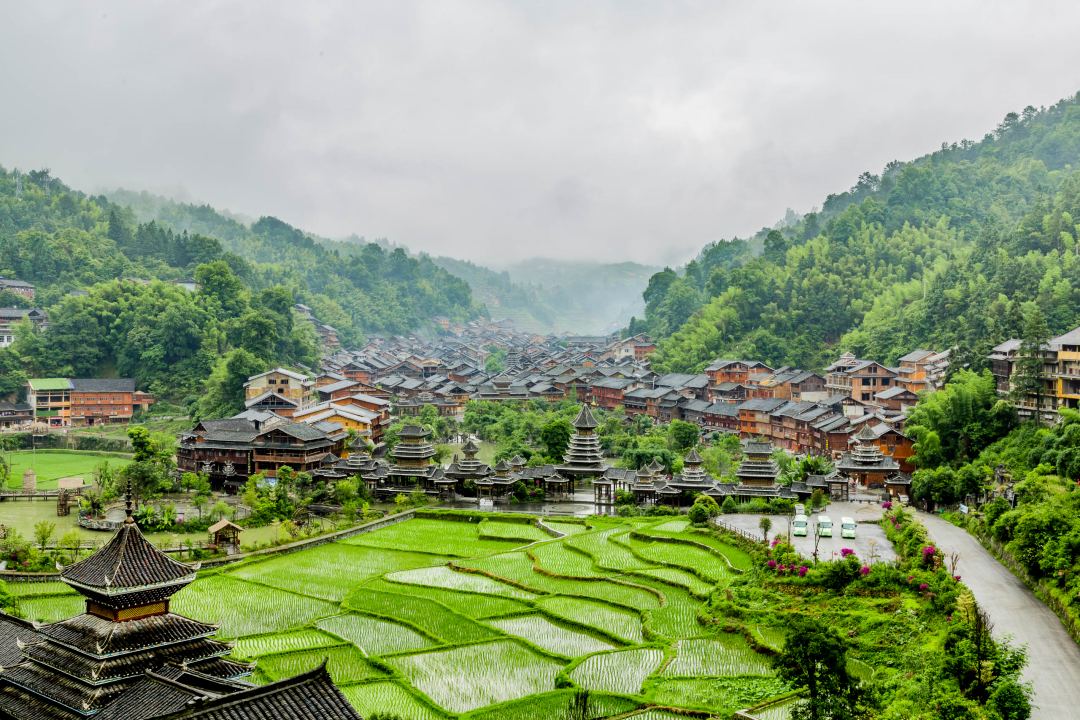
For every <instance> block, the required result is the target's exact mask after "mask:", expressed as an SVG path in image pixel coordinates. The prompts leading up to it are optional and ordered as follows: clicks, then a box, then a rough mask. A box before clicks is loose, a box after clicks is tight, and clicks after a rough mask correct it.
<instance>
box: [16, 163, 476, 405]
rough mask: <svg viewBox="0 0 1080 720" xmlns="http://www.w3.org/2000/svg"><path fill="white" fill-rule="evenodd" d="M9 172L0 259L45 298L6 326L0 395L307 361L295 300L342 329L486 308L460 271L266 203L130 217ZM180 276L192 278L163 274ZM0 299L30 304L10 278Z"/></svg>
mask: <svg viewBox="0 0 1080 720" xmlns="http://www.w3.org/2000/svg"><path fill="white" fill-rule="evenodd" d="M16 175H17V173H16V171H14V170H7V169H5V168H3V167H0V275H3V276H5V277H15V278H18V279H21V280H25V281H27V282H31V283H33V284H34V285H35V286H36V287H37V294H36V297H35V299H34V301H33V305H35V306H39V307H44V308H46V309H47V310H48V313H49V321H50V328H49V331H48V332H47V333H44V334H38V333H34V332H32V331H31V329H30V328H29V326H26V327H21V328H20V327H17V329H16V333H15V334H16V337H17V339H16V341H15V343H14V344H13V345H12V346H11V347H9V348H4V349H0V378H2V379H0V395H9V394H11V393H12V392H18V390H19V389H20V388H21V386H22V384H23V382H25V379H26V377H40V376H49V375H55V376H73V377H117V376H119V377H134V378H135V379H136V381H137V386H138V387H139V389H142V390H148V391H150V392H152V393H154V394H155V395H157V396H159V397H164V398H168V399H173V400H179V399H183V398H184V397H188V396H193V395H196V394H200V393H202V391H203V390H204V382H205V381H207V378H211V380H210V387H211V388H214V387H217V385H216V384H215V383H218V380H221V381H222V382H225V383H226V384H228V385H230V387H234V386H236V383H235V379H236V377H232V376H230V375H229V373H230V372H232V373H236V372H241V371H242V372H248V374H250V372H249V371H251V370H255V371H256V372H257V371H259V370H258V369H262V368H265V367H268V366H270V365H272V364H293V363H303V364H306V365H309V366H312V367H314V366H316V365H317V363H318V359H319V357H320V351H319V347H318V343H317V336H316V334H315V332H314V330H313V329H312V328H311V327H310V325H309V324H307V323H302V322H297V321H296V320H295V316H294V312H293V309H292V308H293V304H294V303H303V304H305V305H308V306H309V307H311V308H312V311H313V313H314V315H315V316H316V317H317V318H319V320H320V322H322V323H326V324H329V325H332V326H333V327H334V328H335V329H336V330H337V331H338V335H339V338H340V339H341V341H342V342H343V343H344V344H346V345H357V344H360V343H362V342H363V339H364V334H365V333H374V332H381V333H405V332H408V331H410V330H413V329H417V328H421V327H424V326H427V329H428V331H430V332H435V331H434V330H433V329H432V328H431V327H430V324H429V323H428V322H427V321H428V318H430V317H431V316H433V315H436V314H440V315H445V316H447V317H449V318H451V319H453V320H455V321H467V320H469V319H473V318H476V317H479V316H480V315H481V314H483V313H484V308H483V306H482V305H480V304H479V303H477V302H475V301H474V300H473V299H472V294H471V291H470V288H469V285H468V283H466V282H465V281H463V280H460V279H458V278H456V277H454V276H452V275H450V274H449V273H447V272H446V271H445V270H442V269H440V268H438V267H437V266H435V265H434V264H433V263H432V262H431V260H430V259H428V258H424V257H421V258H413V257H409V256H408V255H407V254H406V253H405V252H404V250H402V249H400V248H397V249H394V250H390V251H387V250H386V249H385V248H384V247H382V246H380V245H379V244H375V243H368V244H349V243H339V244H338V245H340V246H342V247H345V246H347V247H348V250H349V253H350V254H348V255H344V254H343V253H342V252H341V248H340V247H333V248H328V247H326V246H324V245H323V244H320V243H319V242H316V241H315V240H313V239H312V238H311V237H309V236H308V235H306V234H305V233H303V232H301V231H300V230H297V229H296V228H293V227H291V226H290V225H288V224H286V223H284V222H282V221H280V220H278V219H276V218H272V217H264V218H261V219H259V220H258V221H256V222H254V223H252V225H251V227H247V226H245V225H243V224H242V223H240V222H237V221H236V220H233V219H231V218H228V217H226V216H225V215H222V214H219V213H218V212H216V211H215V210H214V209H213V208H210V207H208V206H193V205H178V204H176V203H165V204H157V205H155V207H156V208H157V212H158V214H159V216H160V217H161V219H160V220H150V221H146V222H139V220H138V217H137V213H136V210H135V209H133V208H132V207H129V206H127V205H123V204H117V203H115V202H110V201H109V200H108V199H106V198H105V197H104V196H100V195H99V196H93V197H90V196H87V195H85V194H84V193H82V192H79V191H77V190H73V189H71V188H69V187H68V186H66V185H65V184H64V183H63V182H62V181H60V180H58V179H56V178H51V177H50V176H49V173H48V172H47V171H35V172H29V173H25V174H21V177H17V176H16ZM150 198H152V196H146V198H143V197H142V196H135V197H133V200H136V201H137V200H140V199H143V200H145V202H147V203H149V202H150ZM136 205H137V203H136ZM185 278H193V279H195V280H196V281H197V282H198V283H199V285H200V287H199V289H198V291H197V292H194V293H191V292H188V291H186V290H184V289H183V288H181V287H178V286H175V285H173V284H172V283H171V281H173V280H179V279H185ZM73 290H82V291H86V294H85V295H70V294H69V293H70V291H73ZM0 302H2V303H3V305H5V306H28V305H29V304H30V303H29V302H28V301H26V300H25V299H24V298H21V297H19V296H18V295H15V294H14V293H12V292H10V291H8V292H6V293H5V296H4V297H2V298H0ZM17 325H18V324H17ZM229 368H231V369H232V370H231V371H230V370H229ZM244 377H245V378H246V375H245V376H244ZM209 394H213V393H209ZM234 394H235V393H234ZM204 399H205V398H204ZM228 405H229V406H230V407H232V406H235V399H234V401H232V402H230V403H228Z"/></svg>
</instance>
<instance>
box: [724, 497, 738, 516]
mask: <svg viewBox="0 0 1080 720" xmlns="http://www.w3.org/2000/svg"><path fill="white" fill-rule="evenodd" d="M720 511H721V512H723V513H724V514H725V515H730V514H731V513H733V512H735V511H736V508H735V498H733V497H731V496H730V495H728V496H727V497H726V498H724V504H723V505H721V506H720Z"/></svg>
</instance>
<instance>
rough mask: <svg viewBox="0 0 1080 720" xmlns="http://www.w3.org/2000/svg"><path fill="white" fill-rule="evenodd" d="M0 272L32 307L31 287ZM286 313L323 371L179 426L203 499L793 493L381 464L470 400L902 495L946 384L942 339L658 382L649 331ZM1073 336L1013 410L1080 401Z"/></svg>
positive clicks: (669, 376)
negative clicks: (547, 409)
mask: <svg viewBox="0 0 1080 720" xmlns="http://www.w3.org/2000/svg"><path fill="white" fill-rule="evenodd" d="M0 282H2V283H3V284H4V289H10V290H13V291H15V292H17V293H18V294H20V295H22V296H23V297H26V298H27V299H33V293H34V288H33V286H32V285H30V284H29V283H23V282H19V281H13V280H10V279H3V280H0ZM185 289H187V290H190V291H194V290H195V289H197V288H196V287H195V286H192V287H187V286H185ZM293 310H294V312H295V314H296V316H297V318H298V319H300V320H301V321H304V322H307V323H309V324H310V325H311V326H312V327H313V328H314V329H315V330H316V332H317V333H318V334H319V337H320V338H321V341H322V344H323V348H324V353H325V357H324V360H323V361H322V364H321V365H320V366H319V367H318V368H310V367H305V366H296V367H292V368H276V369H274V370H270V371H267V372H264V373H261V374H259V375H255V376H252V377H249V378H248V382H247V383H245V385H244V394H245V399H244V406H245V409H244V411H243V412H241V413H239V414H237V415H235V416H233V417H230V418H225V419H220V420H217V419H206V420H202V421H201V422H198V423H197V424H196V425H195V426H194V427H193V428H192V429H190V430H185V431H182V432H181V433H180V434H179V436H178V439H177V446H176V464H177V473H178V474H180V473H185V472H191V473H201V474H203V475H205V476H206V477H208V478H209V481H210V483H211V486H212V488H213V490H214V491H216V492H220V493H225V494H236V493H239V492H240V490H241V489H242V488H243V487H244V485H245V484H246V483H247V481H248V478H250V477H251V476H253V475H256V474H259V475H260V476H262V477H267V478H271V479H273V478H275V477H276V476H277V473H278V470H279V469H280V468H282V467H285V466H288V467H289V468H290V469H291V470H293V471H295V472H301V473H308V474H309V475H311V476H312V477H313V478H316V479H317V480H320V481H325V482H330V483H333V482H335V481H336V480H339V479H342V478H346V477H359V478H362V479H363V482H364V483H365V484H366V485H367V486H368V487H369V488H370V490H371V491H372V492H373V493H375V494H377V495H380V496H382V497H392V496H393V495H395V494H397V493H400V492H408V491H409V490H411V489H412V488H414V487H416V486H420V487H421V488H422V489H423V490H424V491H425V492H427V493H429V494H431V495H433V496H434V497H437V498H439V499H443V500H453V499H455V498H456V497H457V496H458V494H459V493H460V492H461V491H462V490H463V488H464V485H465V484H466V483H468V484H469V486H470V490H471V489H472V488H473V487H475V488H476V493H477V495H479V496H483V495H486V496H487V497H489V498H491V499H505V497H506V496H507V495H508V489H509V488H511V487H512V486H513V485H514V484H515V483H516V482H518V481H519V480H521V479H528V480H532V481H534V483H535V484H536V485H538V486H542V487H543V488H544V489H545V495H546V496H548V497H560V496H561V497H571V496H573V490H574V487H575V483H576V482H577V481H578V480H582V479H586V480H591V481H593V483H594V497H595V500H596V502H598V503H610V502H612V498H614V496H615V492H617V491H618V490H627V491H633V492H634V493H635V497H636V498H637V499H638V500H639V501H640V502H642V503H659V502H664V501H667V502H676V503H678V502H681V501H682V500H683V499H685V498H690V497H692V495H693V494H696V493H698V492H706V491H707V492H708V493H709V494H712V495H714V496H715V497H717V499H719V500H721V501H722V500H723V497H724V496H725V495H728V494H733V495H735V496H737V497H739V498H740V499H742V500H745V499H748V498H750V497H766V498H768V497H781V496H787V497H794V496H795V495H796V493H797V492H798V491H793V490H792V489H790V488H788V487H782V486H778V485H776V482H775V481H776V476H777V475H778V474H779V473H778V471H773V472H768V471H767V472H764V474H762V472H761V467H758V468H756V471H755V473H756V474H751V475H747V474H746V473H736V476H737V477H738V478H739V479H740V483H739V485H738V486H732V485H730V484H724V483H718V482H717V481H716V478H706V477H705V476H704V473H703V472H701V471H700V469H699V468H698V467H696V466H695V465H694V464H693V460H692V459H691V460H688V461H687V463H686V471H685V472H684V473H683V475H682V476H679V477H674V478H670V480H668V479H666V478H661V477H660V474H659V470H658V468H655V467H654V468H652V472H651V474H650V475H648V476H646V475H642V474H641V473H642V472H643V470H635V469H632V468H619V467H611V463H610V459H607V460H605V459H604V458H603V457H602V453H600V451H599V448H598V447H597V448H595V449H591V450H590V452H591V453H592V455H590V457H589V461H588V462H587V463H585V464H584V465H581V464H578V465H575V464H574V463H577V462H579V460H580V458H574V457H571V456H567V458H566V461H567V464H566V465H558V466H553V465H547V466H543V467H541V468H525V467H524V465H525V462H524V460H522V459H521V458H520V457H518V458H516V460H519V461H520V462H519V463H517V464H515V463H513V462H510V463H506V462H503V463H499V464H497V465H495V464H493V465H485V464H481V463H480V461H479V460H477V459H476V453H477V451H478V447H477V446H476V445H475V444H474V443H472V442H469V443H467V444H466V445H465V446H464V447H462V448H461V451H462V452H461V454H462V455H464V457H461V456H456V457H455V458H454V459H453V462H452V463H449V464H448V465H447V466H446V467H443V466H441V465H440V464H439V463H433V462H432V460H431V458H432V457H433V456H434V452H433V451H432V449H431V444H430V443H429V442H428V440H427V437H426V436H423V437H421V436H415V437H414V436H404V435H403V437H402V443H401V444H400V445H398V447H397V448H396V452H391V453H390V455H389V456H387V450H388V448H387V445H386V433H387V431H388V429H389V427H390V426H391V424H392V423H393V422H395V421H398V420H402V419H406V418H410V417H412V418H416V417H418V416H419V415H420V414H421V412H422V411H423V410H424V409H425V408H434V410H435V411H436V412H437V415H438V416H441V417H444V418H446V419H447V420H448V421H450V422H451V423H459V422H460V421H461V420H462V418H463V417H464V415H465V411H466V407H467V405H468V403H469V402H470V401H473V400H483V401H491V402H500V403H501V402H540V403H554V402H559V401H563V400H567V399H570V400H574V401H577V402H580V403H582V405H583V410H582V413H583V414H588V408H590V407H591V408H594V409H597V410H599V411H602V412H609V413H618V414H619V415H620V417H621V418H622V419H623V422H625V423H633V422H634V421H635V418H640V417H645V418H648V419H649V420H650V421H651V422H653V423H659V424H666V423H671V422H672V421H674V420H679V421H683V422H687V423H691V424H693V425H695V426H697V427H698V428H699V430H700V433H701V440H702V442H704V443H709V442H711V441H713V440H717V439H719V438H721V437H724V436H736V437H738V438H739V439H740V441H741V443H742V445H743V446H744V448H745V449H746V451H747V453H746V455H747V461H746V462H752V460H751V454H750V453H749V449H750V448H751V447H753V448H757V449H758V451H757V453H756V454H758V455H762V456H764V455H768V454H769V453H771V452H772V451H773V450H775V449H780V450H783V451H786V452H787V453H789V454H791V455H793V456H795V457H822V458H825V459H827V460H828V461H830V462H831V463H833V465H834V466H835V470H834V471H833V474H832V475H831V476H828V477H827V476H821V477H813V478H811V479H810V483H811V486H810V487H809V488H804V489H805V494H808V493H810V492H812V491H813V490H814V489H820V490H824V491H826V492H830V493H831V494H832V495H834V496H843V497H846V496H847V494H848V492H849V489H851V488H855V487H856V486H858V487H860V488H863V489H865V490H867V491H870V490H871V489H873V490H875V491H884V492H887V493H889V494H891V495H894V496H898V497H902V498H905V499H906V498H907V497H908V496H909V495H910V485H911V474H912V473H913V472H914V470H915V466H914V464H913V461H912V458H913V455H914V448H913V445H914V442H913V439H912V438H911V437H909V436H908V435H906V434H905V432H904V426H905V421H906V417H907V414H908V412H909V410H910V409H911V408H913V407H914V406H915V405H916V404H917V403H918V402H919V398H920V394H924V393H933V392H935V391H937V390H940V389H941V387H942V386H943V384H944V382H945V380H946V378H947V376H948V374H949V372H950V369H951V363H950V354H951V352H950V350H949V349H945V350H929V349H915V350H912V351H911V352H909V353H908V354H906V355H904V356H903V357H901V358H899V363H898V365H896V366H888V365H886V364H884V363H882V362H879V361H876V360H867V359H861V358H857V357H855V356H854V355H852V354H851V353H844V354H842V355H840V356H839V357H838V358H837V359H836V361H835V362H833V363H832V364H831V365H829V366H828V367H826V368H824V370H823V372H821V373H817V372H812V371H806V370H802V369H798V368H792V367H788V366H781V367H770V366H769V365H767V364H766V363H764V362H761V361H759V360H754V359H727V358H720V359H717V360H714V361H713V362H711V363H710V364H708V366H707V367H705V369H704V372H702V373H699V374H684V373H666V374H659V373H657V372H654V371H653V370H651V369H650V367H649V366H650V363H649V356H650V353H652V352H653V351H654V350H655V349H656V344H655V343H654V342H653V341H652V340H651V339H650V338H649V337H648V336H646V335H644V334H638V335H634V336H630V337H622V336H620V334H618V333H615V334H611V335H602V336H581V335H573V334H569V333H566V334H562V335H558V336H543V335H537V334H533V333H527V332H520V331H518V330H517V329H516V328H515V327H514V323H513V321H512V320H508V319H507V320H500V321H494V322H492V321H489V320H485V319H479V320H474V321H471V322H468V323H461V324H459V323H453V322H451V321H450V320H449V319H448V318H446V317H444V316H435V317H432V318H431V319H430V323H431V327H432V328H433V330H434V332H432V333H429V334H428V336H427V337H423V336H421V335H420V334H418V333H410V334H409V335H407V336H390V337H385V336H382V335H379V334H372V335H370V336H369V337H368V338H367V342H366V343H365V345H364V346H363V347H360V348H343V347H341V345H340V342H339V341H338V339H337V334H336V331H335V329H334V328H333V327H331V326H329V325H326V324H324V323H321V322H320V321H319V320H318V319H317V318H316V317H315V316H314V314H313V311H312V310H311V308H309V307H307V306H305V305H302V304H296V305H295V306H294V308H293ZM0 318H7V319H8V320H7V325H4V326H3V327H0V341H10V339H11V336H10V334H9V333H11V332H13V331H12V330H10V325H11V322H13V321H15V320H19V319H26V320H29V321H31V322H32V323H34V324H35V325H36V327H37V329H38V331H40V332H47V328H48V323H47V319H46V315H45V313H44V311H40V310H34V309H18V308H2V309H0ZM1077 337H1080V330H1078V331H1073V332H1071V333H1068V334H1066V335H1063V336H1061V337H1059V338H1054V339H1052V341H1051V348H1052V351H1053V353H1054V355H1053V356H1052V357H1049V358H1048V359H1047V362H1048V363H1054V362H1058V360H1060V362H1061V363H1063V364H1065V365H1067V366H1068V367H1066V368H1064V369H1061V370H1059V371H1057V372H1053V373H1049V372H1048V373H1047V377H1048V381H1047V383H1046V386H1045V388H1044V390H1045V392H1044V393H1043V394H1042V395H1041V397H1039V398H1032V399H1022V400H1021V402H1020V403H1019V404H1018V411H1019V412H1020V413H1021V414H1023V413H1024V412H1027V413H1029V414H1030V413H1031V412H1033V411H1034V405H1035V403H1036V402H1038V403H1041V408H1042V413H1043V416H1044V419H1047V420H1051V419H1052V418H1053V417H1054V415H1055V412H1056V408H1057V407H1059V406H1075V405H1076V403H1077V399H1078V398H1080V395H1078V394H1077V392H1080V389H1078V388H1076V387H1073V385H1075V383H1076V381H1075V380H1070V379H1069V374H1071V373H1070V370H1069V368H1071V366H1072V365H1073V364H1075V359H1074V356H1076V355H1077V352H1078V351H1077V346H1078V344H1080V340H1078V339H1077ZM1019 348H1020V341H1019V340H1010V341H1008V342H1006V343H1003V344H1001V345H999V346H998V347H995V348H994V352H993V354H992V355H991V356H990V360H991V361H992V363H993V368H994V373H995V379H996V382H997V385H998V389H999V391H1000V392H1002V393H1004V394H1007V393H1009V392H1010V388H1012V387H1013V384H1014V377H1013V376H1014V375H1015V373H1016V372H1017V368H1016V362H1015V361H1016V359H1017V353H1018V352H1019ZM1063 375H1064V376H1065V377H1064V378H1062V376H1063ZM1070 383H1071V384H1070ZM923 396H925V395H923ZM13 399H14V398H10V399H8V400H0V428H2V429H5V430H10V431H16V432H17V431H20V430H23V431H25V430H26V429H28V428H31V427H33V428H38V431H39V432H44V431H50V430H51V431H60V432H64V431H66V429H67V428H69V427H71V428H78V427H87V426H95V425H98V426H100V425H110V424H126V423H128V422H130V420H131V418H132V416H133V413H135V412H137V411H139V410H140V409H142V410H145V409H147V408H149V407H150V405H151V404H152V403H153V402H154V398H153V397H151V396H150V395H149V394H147V393H145V392H141V391H138V390H136V388H135V381H134V380H131V379H122V378H121V379H106V378H38V379H32V380H30V381H28V382H27V385H26V387H25V399H26V402H23V403H18V402H12V401H11V400H13ZM579 419H580V418H579ZM581 430H582V428H581V427H578V431H579V432H580V431H581ZM587 430H588V429H587V428H586V431H587ZM428 434H430V432H429V433H428ZM765 449H767V450H768V452H765ZM571 452H572V454H573V452H575V451H574V448H571ZM361 456H362V457H361ZM759 459H760V458H759ZM766 459H767V458H766ZM654 480H655V481H656V483H654V482H653V481H654ZM661 480H663V482H661ZM841 480H842V481H843V482H841ZM845 484H846V485H847V486H846V487H845ZM753 486H758V487H753ZM751 487H753V489H748V488H751Z"/></svg>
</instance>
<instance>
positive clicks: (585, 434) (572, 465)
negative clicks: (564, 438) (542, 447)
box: [555, 404, 611, 478]
mask: <svg viewBox="0 0 1080 720" xmlns="http://www.w3.org/2000/svg"><path fill="white" fill-rule="evenodd" d="M570 424H571V425H573V426H574V430H575V432H574V434H573V435H571V436H570V446H569V447H568V448H567V449H566V455H565V456H564V457H563V464H562V465H556V466H555V469H556V470H557V471H558V472H559V474H560V475H563V476H564V477H569V478H579V477H598V476H600V475H603V474H604V472H605V471H606V470H607V469H608V468H609V467H611V465H610V464H609V463H605V462H604V453H603V452H602V451H601V450H600V437H599V436H598V435H597V434H596V428H598V427H600V423H599V422H597V421H596V418H594V417H593V414H592V411H591V410H589V406H588V405H585V404H583V405H582V406H581V412H579V413H578V415H577V417H576V418H574V421H573V422H572V423H570Z"/></svg>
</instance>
